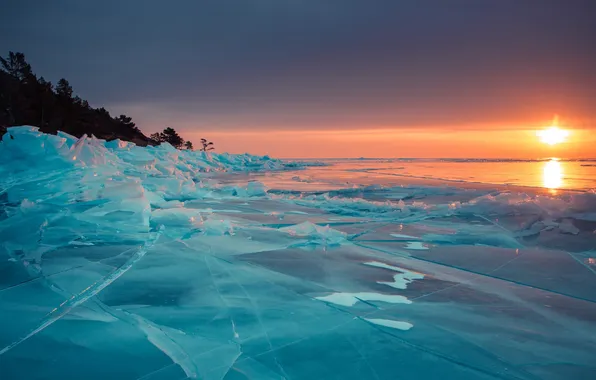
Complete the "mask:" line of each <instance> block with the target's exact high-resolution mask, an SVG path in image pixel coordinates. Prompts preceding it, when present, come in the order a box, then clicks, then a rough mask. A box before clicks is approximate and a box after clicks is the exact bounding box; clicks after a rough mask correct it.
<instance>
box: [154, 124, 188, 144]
mask: <svg viewBox="0 0 596 380" xmlns="http://www.w3.org/2000/svg"><path fill="white" fill-rule="evenodd" d="M160 137H161V140H162V141H163V142H167V143H169V144H170V145H171V146H173V147H174V148H178V149H180V148H181V147H182V144H184V139H183V138H182V137H180V135H179V134H178V132H176V130H175V129H174V128H171V127H167V128H165V129H164V130H163V132H161V134H160Z"/></svg>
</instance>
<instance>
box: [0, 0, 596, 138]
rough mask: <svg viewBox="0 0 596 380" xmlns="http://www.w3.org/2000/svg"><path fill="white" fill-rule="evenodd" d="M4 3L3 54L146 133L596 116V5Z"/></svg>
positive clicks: (472, 0) (353, 0) (474, 0)
mask: <svg viewBox="0 0 596 380" xmlns="http://www.w3.org/2000/svg"><path fill="white" fill-rule="evenodd" d="M3 3H5V5H3V6H2V10H3V11H2V13H0V28H1V29H0V31H1V36H0V48H1V49H2V52H4V53H5V52H6V51H8V50H17V51H23V52H25V54H26V55H27V56H28V58H29V60H30V61H31V63H32V64H33V67H34V69H35V71H36V72H37V73H39V74H41V75H44V76H46V77H47V78H49V79H51V80H54V81H55V80H57V79H58V78H60V77H62V76H64V77H66V78H68V79H69V80H70V81H71V83H72V84H73V86H74V87H75V90H76V91H77V92H78V93H80V94H81V95H82V96H83V97H84V98H87V99H89V100H90V101H91V102H92V103H93V104H96V105H109V106H110V107H115V108H116V109H118V110H123V111H126V110H127V109H130V110H131V111H130V112H129V113H131V114H132V116H133V117H135V119H137V120H139V119H140V120H142V121H143V122H148V123H150V122H151V120H152V119H153V118H154V116H155V115H153V114H152V113H151V112H161V113H167V114H169V115H172V117H175V116H176V115H177V114H178V115H183V116H184V118H185V119H186V120H196V122H197V123H217V122H218V121H219V125H221V126H222V127H226V128H240V127H242V126H246V127H251V126H255V125H260V124H263V125H268V126H275V127H278V128H298V127H302V128H304V127H308V126H313V127H319V126H320V127H325V126H328V127H337V126H340V125H341V126H343V127H346V128H350V127H362V126H367V125H378V124H387V125H388V124H398V125H406V124H407V125H437V124H454V123H475V122H491V121H495V120H496V121H507V120H515V119H520V118H522V119H523V118H527V117H531V116H534V117H535V116H536V114H539V115H544V113H548V112H551V110H552V112H560V113H569V114H573V115H570V116H573V117H580V118H595V117H596V110H595V109H594V107H593V106H594V104H595V103H596V79H595V78H596V76H595V75H594V68H595V67H596V45H595V44H594V43H593V39H594V37H595V36H596V26H594V25H596V24H595V23H594V21H593V20H594V15H595V14H596V1H593V0H566V1H561V0H541V1H531V0H500V1H479V0H449V1H445V0H433V1H431V0H416V1H399V0H376V1H372V0H371V1H361V0H332V1H325V0H302V1H299V0H253V1H249V0H237V1H233V0H228V1H226V0H201V1H196V0H195V1H177V2H165V1H157V0H145V1H113V0H110V1H101V2H91V1H89V2H86V1H61V2H59V4H58V2H51V1H28V0H17V1H15V0H11V1H4V2H3ZM134 110H138V111H137V112H139V113H138V114H135V111H134ZM140 110H143V111H142V112H143V113H142V114H141V113H140V112H141V111H140ZM152 110H154V111H152Z"/></svg>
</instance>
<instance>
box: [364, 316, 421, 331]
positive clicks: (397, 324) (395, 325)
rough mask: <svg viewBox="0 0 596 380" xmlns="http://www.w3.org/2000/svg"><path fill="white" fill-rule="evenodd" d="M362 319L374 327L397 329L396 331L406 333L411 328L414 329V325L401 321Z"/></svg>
mask: <svg viewBox="0 0 596 380" xmlns="http://www.w3.org/2000/svg"><path fill="white" fill-rule="evenodd" d="M362 319H364V320H365V321H368V322H370V323H373V324H375V325H379V326H385V327H391V328H392V329H398V330H404V331H407V330H409V329H411V328H412V327H414V325H413V324H411V323H408V322H402V321H393V320H391V319H377V318H362Z"/></svg>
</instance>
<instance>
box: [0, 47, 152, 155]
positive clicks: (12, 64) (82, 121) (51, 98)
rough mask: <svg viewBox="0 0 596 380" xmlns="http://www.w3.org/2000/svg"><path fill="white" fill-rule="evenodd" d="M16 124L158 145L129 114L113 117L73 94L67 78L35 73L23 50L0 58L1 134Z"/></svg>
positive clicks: (42, 129) (52, 132) (49, 130)
mask: <svg viewBox="0 0 596 380" xmlns="http://www.w3.org/2000/svg"><path fill="white" fill-rule="evenodd" d="M13 125H33V126H37V127H39V128H40V130H41V131H42V132H45V133H51V134H55V133H56V132H57V131H63V132H66V133H69V134H71V135H73V136H76V137H81V136H82V135H84V134H87V135H94V136H95V137H98V138H101V139H105V140H108V141H109V140H114V139H121V140H125V141H130V142H133V143H135V144H137V145H140V146H146V145H156V144H157V143H156V142H155V141H153V140H151V139H150V138H149V137H147V136H145V135H144V134H143V133H142V132H141V131H140V130H139V129H138V128H137V127H136V125H135V123H133V122H132V119H131V118H130V117H127V116H126V115H120V116H118V117H112V116H111V115H110V113H109V112H108V111H107V110H106V109H105V108H103V107H102V108H93V107H91V106H90V105H89V103H88V102H87V101H86V100H84V99H81V98H80V97H79V96H75V95H74V91H73V89H72V87H71V86H70V84H69V83H68V81H67V80H66V79H61V80H60V81H59V82H58V83H57V84H56V85H53V84H52V83H51V82H48V81H46V80H45V79H44V78H43V77H38V76H37V75H35V73H34V72H33V70H32V69H31V65H30V64H29V63H27V61H26V60H25V56H24V55H23V54H22V53H13V52H10V53H9V55H8V57H7V58H0V136H1V135H3V134H4V133H5V131H6V127H9V126H13Z"/></svg>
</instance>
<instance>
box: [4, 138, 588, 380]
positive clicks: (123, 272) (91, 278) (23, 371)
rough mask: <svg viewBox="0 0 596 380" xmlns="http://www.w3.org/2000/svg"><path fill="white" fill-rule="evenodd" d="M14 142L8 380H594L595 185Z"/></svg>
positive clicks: (89, 143) (576, 177)
mask: <svg viewBox="0 0 596 380" xmlns="http://www.w3.org/2000/svg"><path fill="white" fill-rule="evenodd" d="M10 133H12V134H14V136H15V138H14V139H11V140H5V142H3V144H4V145H3V146H1V147H0V159H3V160H5V161H3V162H8V161H6V159H8V158H9V157H19V160H15V161H14V164H13V165H3V166H2V167H1V169H2V173H0V174H2V176H0V178H2V182H0V184H1V186H0V193H1V194H2V198H1V201H2V203H1V207H0V209H1V213H0V373H1V374H2V376H1V377H2V379H106V378H115V379H143V380H157V379H160V380H161V379H189V378H190V379H193V378H196V379H219V380H221V379H225V380H247V379H259V380H260V379H388V380H389V379H401V378H405V379H439V378H444V379H458V380H459V379H528V380H536V379H549V380H550V379H552V380H555V379H565V380H569V379H592V378H594V374H595V373H596V364H595V361H594V353H595V352H596V334H594V333H593V332H594V331H595V329H596V272H595V271H596V234H595V230H596V195H595V194H594V193H592V192H582V191H570V192H568V191H566V190H565V189H568V188H574V189H585V188H589V187H591V186H592V185H590V183H592V184H593V182H589V180H590V178H592V179H593V173H594V171H593V167H589V166H581V164H578V163H571V162H569V163H567V162H565V163H564V162H561V165H562V167H563V169H561V171H562V172H563V173H565V174H564V175H562V177H561V178H562V179H561V185H560V186H550V185H545V184H544V180H543V179H541V178H543V177H541V176H542V174H541V173H544V171H543V169H541V168H543V167H544V166H545V165H548V162H547V163H545V162H533V163H465V164H460V163H454V162H449V163H436V162H435V163H428V162H414V163H411V162H396V161H392V162H368V161H348V162H346V161H336V162H333V164H334V165H332V166H321V167H308V168H306V169H299V170H290V169H291V168H289V167H287V166H284V165H285V164H283V163H280V162H277V161H274V160H270V159H269V158H266V157H265V158H258V157H250V156H230V155H213V156H207V155H201V154H199V153H188V152H178V151H175V150H168V149H166V148H164V147H160V148H147V149H143V148H138V147H134V146H130V145H126V144H122V145H118V144H110V143H105V142H102V141H97V140H94V139H90V140H76V139H71V138H69V137H61V138H59V137H55V136H54V137H47V135H38V134H36V133H34V132H32V131H26V130H23V131H12V132H10ZM40 141H43V142H44V143H43V144H40V143H39V142H40ZM23 144H30V145H29V146H30V148H29V149H28V150H26V151H25V150H20V147H21V146H23ZM75 153H76V158H74V159H73V156H75ZM99 153H101V154H99ZM39 157H44V160H39ZM29 159H30V160H31V161H27V160H29ZM328 163H329V162H328ZM461 165H464V166H461ZM476 166H478V167H479V168H482V169H478V170H472V169H470V168H472V167H476ZM401 167H403V169H402V168H401ZM513 167H515V168H519V171H521V170H522V169H521V168H522V167H523V168H525V169H523V170H524V173H526V175H519V173H517V174H516V173H515V172H516V171H517V170H518V169H513ZM457 168H459V169H457ZM487 168H490V169H487ZM272 169H275V171H271V170H272ZM207 170H209V172H206V171H207ZM246 170H250V172H247V171H246ZM582 170H583V171H582ZM239 171H241V172H239ZM531 173H534V174H531ZM590 173H591V174H590ZM590 176H592V177H590ZM469 177H473V178H469ZM505 178H507V179H505ZM445 179H448V180H450V181H445ZM462 179H463V180H465V181H466V182H453V181H460V180H462ZM584 179H588V181H583V182H582V180H584ZM471 180H474V181H475V182H480V183H472V182H474V181H471ZM541 181H543V182H541ZM492 183H495V185H493V184H492ZM504 183H511V184H513V185H515V186H504V185H503V184H504ZM541 183H542V185H541ZM553 183H554V182H553ZM567 184H569V185H567ZM580 184H584V185H580ZM523 186H536V188H526V187H523ZM540 188H542V190H541V189H540ZM555 188H556V189H555Z"/></svg>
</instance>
